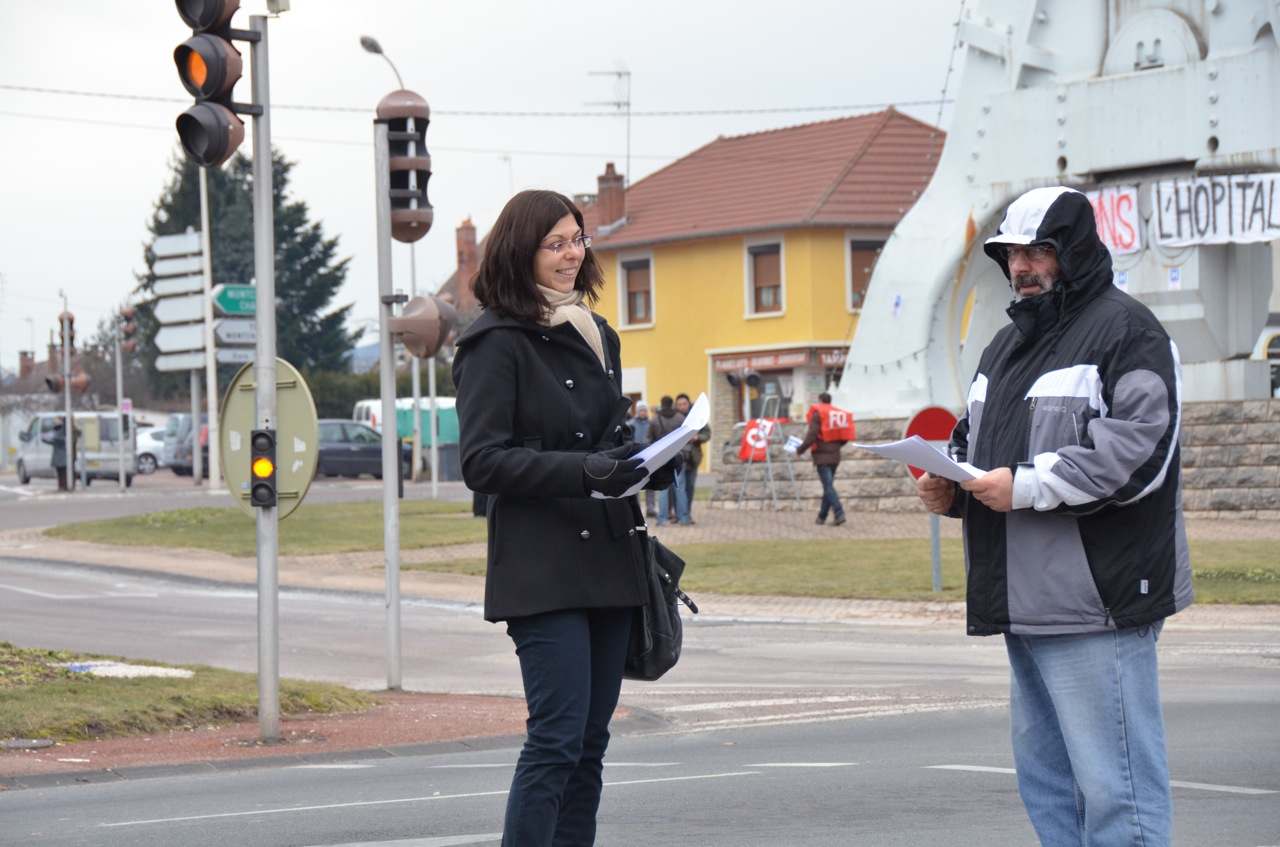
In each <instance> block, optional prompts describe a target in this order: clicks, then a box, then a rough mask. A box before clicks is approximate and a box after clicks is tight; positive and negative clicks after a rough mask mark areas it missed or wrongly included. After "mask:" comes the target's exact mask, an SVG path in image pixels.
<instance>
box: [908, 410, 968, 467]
mask: <svg viewBox="0 0 1280 847" xmlns="http://www.w3.org/2000/svg"><path fill="white" fill-rule="evenodd" d="M955 428H956V416H955V415H953V414H951V412H950V411H948V410H947V409H944V408H942V407H941V406H926V407H925V408H923V409H921V410H920V411H918V412H916V413H915V414H914V415H912V416H911V420H909V421H907V429H906V431H905V432H903V433H902V437H903V438H910V437H911V436H913V435H918V436H920V437H921V438H923V439H924V440H925V441H932V442H933V443H934V446H936V447H939V448H941V449H942V450H943V451H944V452H945V451H946V449H947V442H949V441H950V440H951V430H953V429H955ZM907 473H909V474H911V475H912V476H913V477H915V478H916V479H919V478H920V477H922V476H924V471H922V470H920V469H919V468H917V467H914V466H912V465H907Z"/></svg>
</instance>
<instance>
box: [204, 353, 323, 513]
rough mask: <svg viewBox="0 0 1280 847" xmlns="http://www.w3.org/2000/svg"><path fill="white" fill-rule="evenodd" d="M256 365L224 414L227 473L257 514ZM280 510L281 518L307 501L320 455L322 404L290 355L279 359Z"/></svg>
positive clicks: (235, 388) (248, 368)
mask: <svg viewBox="0 0 1280 847" xmlns="http://www.w3.org/2000/svg"><path fill="white" fill-rule="evenodd" d="M254 412H255V410H254V382H253V364H252V363H250V364H247V365H245V366H244V367H243V368H241V369H240V371H239V372H238V373H237V374H236V376H235V379H233V380H231V385H229V386H228V387H227V394H226V396H225V397H224V398H223V401H222V415H221V417H220V418H219V425H220V427H221V432H220V433H219V435H220V442H221V444H222V455H221V456H220V458H221V460H222V477H223V479H225V480H226V481H227V490H228V491H230V492H231V496H232V497H234V498H235V501H236V503H238V504H239V505H240V508H242V509H244V511H245V512H246V513H247V514H248V515H249V516H250V517H252V516H253V515H254V514H255V509H254V507H253V506H251V505H249V455H250V450H249V434H250V433H251V432H253V430H255V429H257V423H256V421H257V416H256V415H255V414H254ZM276 412H277V423H276V497H277V505H276V508H277V509H278V510H279V517H280V519H281V520H283V519H285V518H287V517H288V516H289V515H291V514H293V510H294V509H296V508H298V506H299V505H300V504H301V503H302V498H303V497H305V496H306V495H307V489H308V488H310V487H311V480H312V478H313V477H314V476H315V475H316V460H317V459H318V458H319V454H320V444H319V440H320V435H319V422H318V421H317V419H316V404H315V402H314V401H313V400H312V399H311V390H310V389H309V388H307V383H306V382H305V381H304V380H303V379H302V374H300V373H298V372H297V370H295V369H294V367H293V365H291V364H289V363H288V362H286V361H285V360H284V359H276Z"/></svg>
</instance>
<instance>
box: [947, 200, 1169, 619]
mask: <svg viewBox="0 0 1280 847" xmlns="http://www.w3.org/2000/svg"><path fill="white" fill-rule="evenodd" d="M1023 229H1024V231H1031V230H1033V231H1034V237H1033V238H1032V239H1031V241H1030V243H1032V244H1037V243H1038V244H1050V245H1052V246H1053V247H1054V248H1055V249H1056V251H1057V255H1058V263H1059V267H1060V279H1059V282H1058V284H1057V285H1056V286H1055V287H1054V288H1053V289H1052V290H1051V291H1050V292H1048V293H1047V294H1042V295H1040V296H1038V297H1032V298H1028V299H1025V300H1022V301H1019V302H1016V303H1014V304H1012V305H1011V306H1010V307H1009V309H1008V313H1009V316H1010V318H1011V319H1012V323H1011V324H1009V325H1008V326H1005V327H1004V328H1002V329H1001V330H1000V331H999V332H998V333H996V336H995V338H994V339H993V340H992V342H991V344H990V345H989V346H988V347H987V348H986V350H984V351H983V354H982V358H981V361H980V363H979V365H978V372H977V375H976V376H975V378H974V380H973V383H972V384H971V385H970V388H969V396H968V402H967V412H966V414H965V416H964V417H963V418H962V419H961V421H960V423H959V424H958V425H957V426H956V429H955V431H954V433H953V434H952V438H951V451H952V455H953V457H954V458H956V459H958V460H962V461H968V462H970V463H971V464H973V465H975V466H977V467H979V468H982V469H984V470H991V469H994V468H1000V467H1009V468H1011V469H1012V470H1013V471H1014V483H1013V511H1011V512H1007V513H1000V512H995V511H992V510H990V509H988V508H987V507H986V506H984V505H983V504H981V503H980V502H978V501H977V500H976V499H975V498H973V497H972V496H971V495H969V494H968V493H967V492H964V491H963V490H960V489H958V488H957V491H956V493H957V497H956V499H955V501H954V503H953V506H952V514H953V515H955V516H963V517H964V519H965V520H964V524H965V526H964V536H965V567H966V572H967V574H968V578H967V598H966V599H967V605H968V632H969V633H970V634H972V635H990V634H994V633H998V632H1011V633H1019V634H1043V635H1053V634H1064V633H1077V632H1094V631H1102V630H1107V629H1111V628H1120V627H1134V626H1142V625H1145V624H1150V623H1152V622H1154V621H1158V620H1161V619H1163V618H1165V617H1167V616H1169V615H1171V614H1173V613H1174V612H1176V611H1178V610H1179V609H1182V608H1184V607H1185V606H1187V605H1188V604H1190V603H1191V600H1192V588H1191V565H1190V560H1189V558H1188V553H1187V542H1186V533H1185V530H1184V527H1183V522H1182V484H1181V472H1180V471H1181V468H1180V456H1179V450H1178V430H1179V424H1180V414H1181V396H1180V395H1181V377H1180V371H1179V364H1178V351H1177V348H1176V346H1175V345H1174V344H1173V342H1172V340H1171V339H1170V338H1169V336H1168V334H1167V333H1166V332H1165V331H1164V328H1163V327H1162V326H1161V325H1160V323H1159V321H1157V320H1156V318H1155V317H1154V316H1153V315H1152V314H1151V312H1150V311H1149V310H1148V309H1147V308H1146V307H1145V306H1143V305H1142V304H1141V303H1139V302H1138V301H1136V300H1134V299H1133V298H1132V297H1130V296H1129V295H1127V294H1125V293H1124V292H1122V291H1120V290H1119V289H1117V288H1116V287H1115V286H1114V285H1113V284H1112V269H1111V256H1110V254H1109V253H1108V251H1107V248H1106V247H1105V246H1104V245H1103V244H1102V242H1101V241H1100V240H1099V239H1098V236H1097V232H1096V230H1095V225H1094V218H1093V213H1092V209H1091V208H1090V206H1089V202H1088V200H1087V199H1086V198H1085V197H1084V195H1082V194H1080V193H1078V192H1075V191H1063V193H1061V194H1060V195H1059V196H1058V198H1057V199H1056V200H1054V201H1053V202H1052V203H1051V204H1049V205H1048V206H1047V208H1045V209H1044V210H1043V213H1042V214H1041V215H1039V216H1038V220H1037V221H1033V222H1032V223H1031V226H1030V227H1027V226H1026V225H1025V222H1024V227H1023ZM987 252H988V254H989V255H991V258H992V259H994V260H995V261H997V262H998V263H999V264H1000V266H1001V268H1002V269H1003V270H1004V272H1005V275H1006V276H1008V273H1009V271H1008V265H1007V264H1006V262H1005V257H1004V249H1003V245H992V244H988V247H987Z"/></svg>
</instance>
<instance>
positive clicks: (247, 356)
mask: <svg viewBox="0 0 1280 847" xmlns="http://www.w3.org/2000/svg"><path fill="white" fill-rule="evenodd" d="M253 352H254V351H253V348H252V347H224V348H222V349H221V350H218V351H217V356H218V363H219V364H222V365H244V364H248V363H249V362H252V361H253Z"/></svg>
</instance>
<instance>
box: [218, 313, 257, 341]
mask: <svg viewBox="0 0 1280 847" xmlns="http://www.w3.org/2000/svg"><path fill="white" fill-rule="evenodd" d="M213 334H214V337H215V338H217V339H218V341H220V342H221V343H223V344H254V343H256V342H257V340H258V325H257V323H255V322H254V321H252V320H250V319H248V318H223V319H222V320H220V321H218V322H216V323H215V324H214V325H213Z"/></svg>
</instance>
